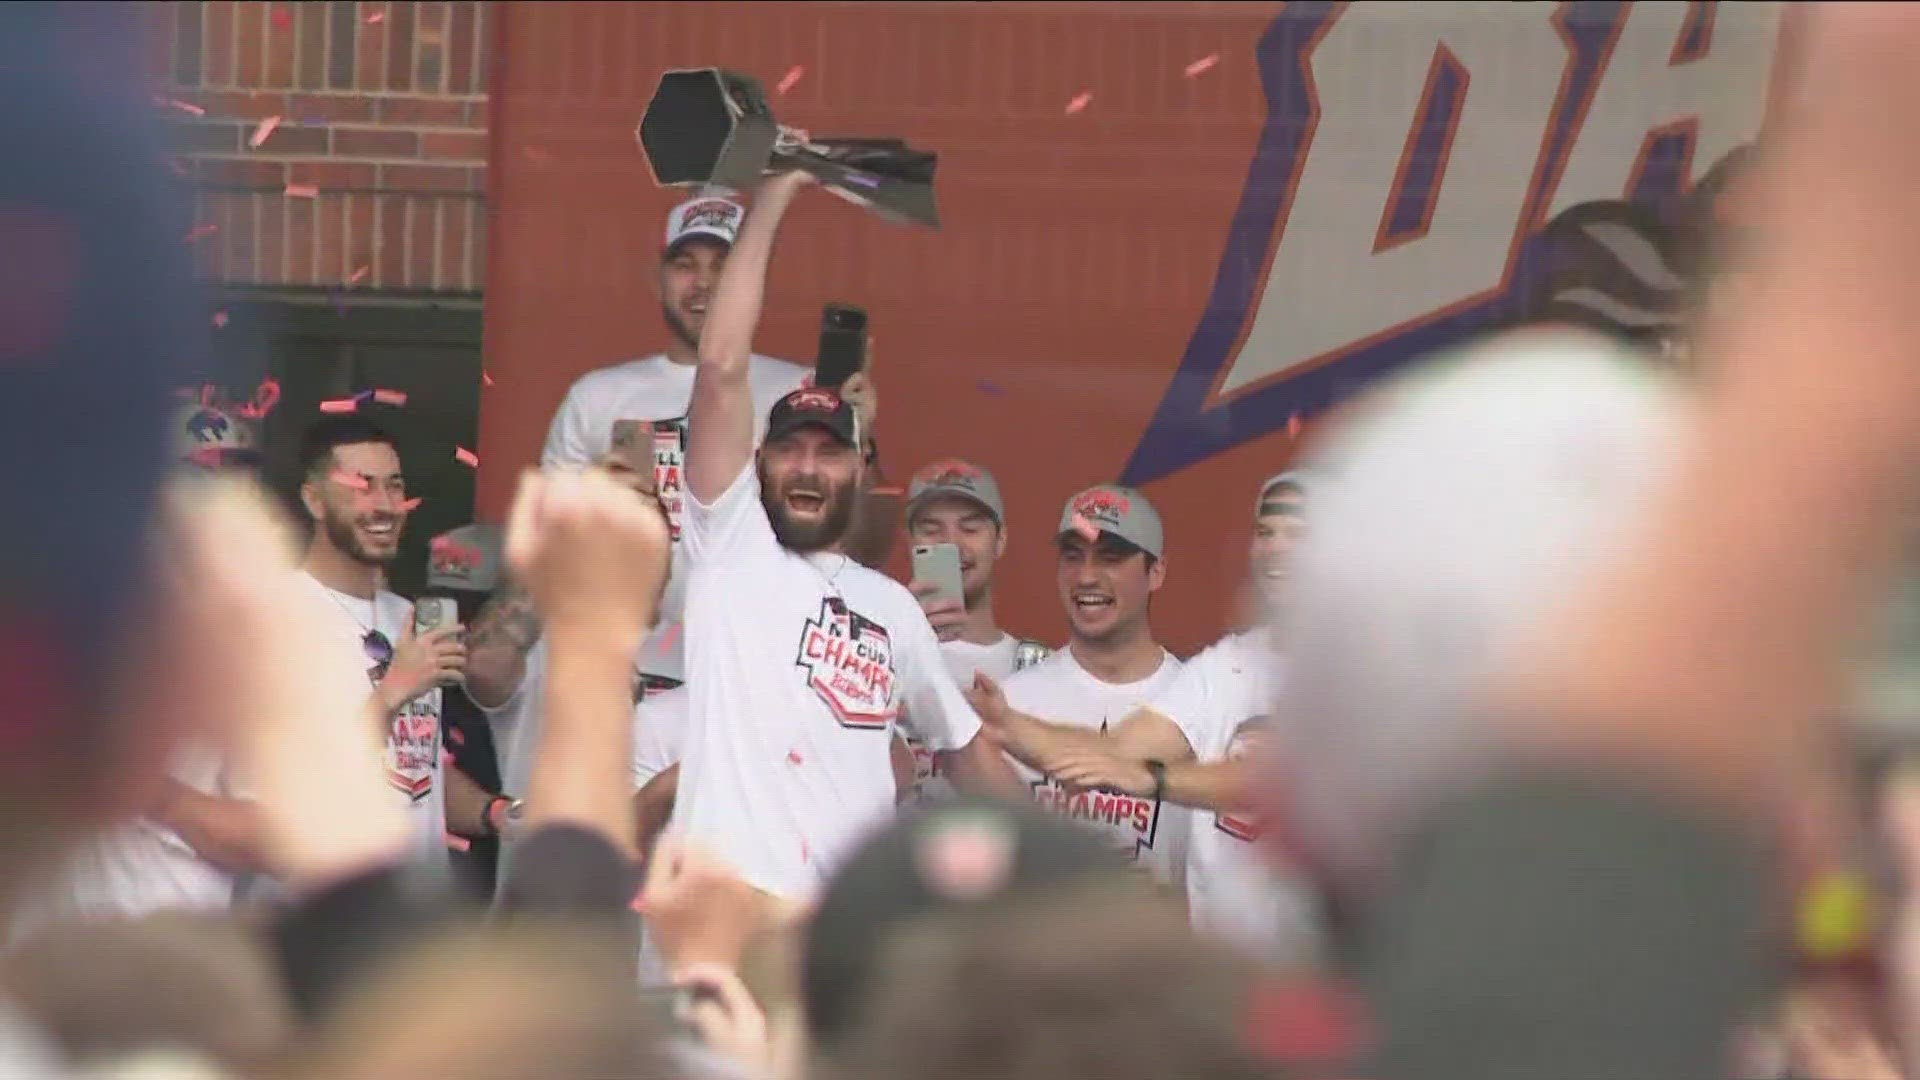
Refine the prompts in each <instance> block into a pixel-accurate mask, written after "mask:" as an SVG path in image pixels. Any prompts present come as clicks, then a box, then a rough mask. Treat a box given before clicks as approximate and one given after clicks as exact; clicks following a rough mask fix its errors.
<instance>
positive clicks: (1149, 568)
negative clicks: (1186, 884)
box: [968, 484, 1188, 885]
mask: <svg viewBox="0 0 1920 1080" xmlns="http://www.w3.org/2000/svg"><path fill="white" fill-rule="evenodd" d="M1056 542H1057V544H1058V548H1059V560H1058V563H1057V564H1056V567H1055V571H1054V583H1055V586H1056V588H1057V589H1058V590H1059V594H1060V605H1061V606H1062V607H1063V608H1065V609H1066V613H1067V626H1068V630H1069V638H1068V641H1067V647H1066V648H1064V649H1062V650H1060V651H1059V652H1056V653H1054V654H1053V655H1052V656H1050V657H1048V658H1047V659H1046V660H1044V661H1042V662H1041V663H1038V664H1035V665H1034V666H1033V667H1030V668H1027V669H1026V670H1024V671H1021V672H1018V673H1016V674H1015V675H1014V676H1013V677H1012V678H1009V679H1008V680H1007V681H1006V686H1005V688H1004V691H1003V690H1002V688H1001V687H999V686H997V685H995V684H994V682H993V680H992V679H990V678H987V677H985V676H979V677H976V679H975V684H974V688H973V689H972V690H970V691H969V692H968V697H969V699H971V700H972V701H973V703H974V706H975V708H977V709H978V710H979V712H980V715H981V717H982V718H983V719H985V720H986V721H987V722H988V723H989V725H990V727H991V728H992V729H993V730H995V732H996V734H998V733H999V732H1002V731H1005V732H1008V733H1009V735H1017V734H1018V727H1019V721H1010V720H1009V719H1008V718H1009V717H1010V716H1018V717H1021V718H1023V719H1025V720H1027V721H1028V722H1030V723H1032V724H1035V725H1040V726H1043V727H1044V728H1046V729H1047V730H1049V731H1063V732H1065V733H1067V735H1068V736H1071V737H1078V738H1079V739H1081V740H1083V741H1090V742H1092V743H1094V744H1095V745H1098V744H1099V743H1100V741H1101V739H1102V735H1103V734H1104V733H1105V732H1107V731H1108V729H1109V728H1110V727H1112V726H1114V725H1117V724H1119V723H1120V722H1121V721H1122V720H1124V719H1125V718H1127V717H1128V716H1131V715H1132V714H1133V713H1134V712H1136V711H1137V710H1139V709H1140V708H1141V707H1142V706H1144V705H1146V704H1147V703H1148V702H1150V701H1152V700H1153V699H1154V698H1156V697H1158V696H1159V695H1160V694H1161V693H1163V692H1164V691H1165V690H1166V689H1167V687H1168V686H1170V685H1172V683H1173V680H1174V679H1175V678H1176V677H1177V676H1178V675H1179V673H1180V666H1181V665H1180V661H1179V659H1178V658H1176V657H1175V656H1174V655H1173V654H1172V653H1170V652H1168V651H1167V649H1166V647H1165V646H1163V645H1161V644H1160V642H1159V641H1158V640H1157V639H1155V637H1154V634H1153V624H1152V621H1151V619H1150V617H1149V608H1150V607H1151V605H1152V600H1153V594H1154V593H1155V592H1158V591H1159V589H1160V586H1161V585H1162V584H1163V583H1165V581H1166V577H1167V566H1166V563H1165V561H1164V560H1163V557H1162V556H1163V549H1164V544H1165V541H1164V532H1163V530H1162V528H1161V525H1160V514H1159V512H1158V511H1156V510H1154V508H1153V504H1152V503H1150V502H1148V501H1147V497H1146V495H1144V494H1143V493H1141V492H1139V491H1136V490H1134V489H1133V488H1124V487H1116V486H1113V485H1108V484H1102V485H1100V486H1098V487H1091V488H1088V489H1087V490H1085V491H1082V492H1080V493H1079V494H1078V495H1075V496H1074V497H1073V498H1071V499H1069V500H1067V505H1066V508H1065V509H1064V510H1062V511H1061V513H1060V528H1059V529H1058V531H1057V540H1056ZM1040 716H1044V717H1046V718H1047V719H1048V721H1051V723H1046V724H1044V725H1041V724H1040V722H1039V721H1034V720H1033V719H1032V718H1034V717H1040ZM1003 741H1006V742H1007V743H1008V748H1009V753H1010V756H1011V758H1012V760H1013V761H1014V763H1015V767H1016V769H1017V770H1018V771H1019V772H1020V774H1021V776H1022V778H1023V779H1024V780H1025V781H1026V782H1027V784H1028V787H1029V789H1030V790H1031V792H1032V794H1033V798H1034V799H1035V800H1037V801H1038V802H1039V803H1040V804H1041V805H1042V806H1043V807H1045V808H1047V809H1049V810H1053V811H1055V812H1057V813H1059V814H1062V815H1064V816H1066V817H1068V818H1071V819H1074V820H1077V821H1082V822H1086V823H1087V824H1089V825H1091V826H1093V827H1094V828H1096V829H1099V830H1100V831H1101V832H1102V833H1103V834H1104V835H1105V837H1106V838H1107V840H1108V841H1109V842H1110V843H1111V844H1112V845H1113V846H1114V847H1115V848H1117V849H1119V850H1120V851H1122V852H1123V853H1125V854H1127V855H1128V856H1130V857H1131V858H1133V859H1134V860H1135V862H1136V863H1137V864H1139V865H1140V866H1142V867H1143V868H1145V869H1148V870H1150V871H1152V872H1153V875H1154V878H1155V879H1156V880H1158V881H1159V882H1161V883H1162V884H1165V885H1176V884H1178V883H1179V882H1180V881H1181V880H1182V879H1183V876H1184V873H1185V852H1186V846H1187V829H1188V825H1187V818H1188V811H1187V810H1185V809H1183V808H1181V807H1178V806H1174V805H1173V804H1171V803H1170V802H1165V801H1164V800H1162V799H1161V798H1159V796H1158V794H1157V793H1153V792H1147V793H1142V794H1128V793H1124V792H1119V791H1114V790H1093V789H1091V788H1087V787H1071V788H1070V787H1068V786H1066V785H1064V784H1062V783H1061V782H1060V780H1059V779H1058V778H1057V777H1055V776H1053V775H1051V772H1052V770H1051V768H1050V767H1049V764H1050V763H1049V762H1047V761H1045V760H1043V759H1042V758H1041V757H1039V756H1037V755H1035V754H1032V753H1030V752H1028V751H1027V750H1026V748H1025V747H1024V745H1022V744H1019V743H1017V742H1015V741H1014V740H1013V739H1011V738H1008V737H1005V736H1003Z"/></svg>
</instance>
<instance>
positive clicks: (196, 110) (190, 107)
mask: <svg viewBox="0 0 1920 1080" xmlns="http://www.w3.org/2000/svg"><path fill="white" fill-rule="evenodd" d="M167 107H168V108H172V109H179V110H180V111H181V112H183V113H186V114H187V115H188V116H205V115H207V110H205V109H203V108H201V107H200V106H198V105H195V104H194V103H193V102H191V101H181V100H180V99H179V98H168V99H167Z"/></svg>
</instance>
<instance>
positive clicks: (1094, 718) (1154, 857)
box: [1001, 648, 1192, 885]
mask: <svg viewBox="0 0 1920 1080" xmlns="http://www.w3.org/2000/svg"><path fill="white" fill-rule="evenodd" d="M1161 652H1162V658H1161V661H1160V666H1159V667H1158V668H1156V669H1155V670H1154V672H1153V674H1151V675H1149V676H1147V677H1146V678H1144V679H1140V680H1138V681H1136V682H1130V683H1110V682H1102V681H1101V680H1100V679H1097V678H1095V677H1094V676H1093V675H1092V673H1090V672H1088V671H1087V669H1086V668H1083V667H1081V666H1080V662H1079V661H1078V660H1075V659H1074V658H1073V650H1072V649H1071V648H1066V649H1061V650H1060V651H1059V652H1056V653H1054V654H1053V655H1052V656H1049V657H1047V658H1046V659H1045V660H1042V661H1041V662H1040V663H1038V664H1035V665H1034V666H1032V667H1030V668H1027V669H1026V670H1024V671H1020V672H1016V673H1015V674H1014V675H1013V676H1012V677H1011V678H1009V679H1007V681H1006V682H1004V683H1002V684H1001V689H1002V690H1004V691H1005V692H1006V695H1007V704H1008V705H1010V706H1012V707H1013V708H1014V709H1015V710H1017V711H1019V712H1023V713H1026V714H1027V715H1028V716H1033V717H1038V718H1039V719H1041V720H1046V721H1049V722H1051V723H1055V724H1063V725H1070V726H1072V727H1081V728H1087V729H1089V730H1092V731H1105V730H1107V727H1108V725H1110V724H1118V723H1119V722H1120V721H1121V720H1124V719H1125V718H1126V716H1127V714H1128V713H1131V712H1132V711H1134V710H1135V709H1137V708H1139V707H1140V706H1142V705H1145V704H1146V703H1147V702H1149V701H1152V700H1153V699H1154V698H1156V697H1159V696H1160V694H1161V693H1163V692H1164V691H1165V690H1166V688H1167V687H1168V686H1170V685H1172V683H1173V680H1174V678H1175V677H1176V676H1177V675H1179V673H1180V660H1179V658H1178V657H1176V656H1174V655H1173V654H1172V653H1170V652H1166V651H1165V650H1164V649H1163V650H1161ZM1008 760H1009V761H1012V762H1013V767H1014V770H1015V771H1016V772H1018V773H1019V774H1020V777H1021V778H1022V779H1023V780H1025V781H1026V782H1027V783H1028V785H1029V786H1030V787H1031V789H1032V791H1033V798H1034V801H1035V802H1038V803H1039V804H1040V805H1041V806H1042V807H1043V808H1045V809H1048V810H1052V811H1054V812H1056V813H1059V814H1061V815H1062V816H1064V817H1067V818H1070V819H1072V820H1075V821H1082V822H1086V823H1087V824H1089V825H1091V826H1093V827H1094V828H1096V829H1098V830H1099V831H1100V833H1101V835H1102V836H1104V837H1105V838H1106V839H1107V840H1108V841H1110V842H1111V843H1112V844H1113V846H1114V847H1116V848H1118V849H1119V850H1121V851H1124V852H1126V853H1127V854H1128V855H1130V856H1131V857H1133V858H1134V859H1135V861H1136V862H1137V863H1139V864H1140V865H1142V866H1144V867H1145V868H1146V869H1148V870H1151V871H1152V872H1153V876H1154V879H1155V880H1157V881H1159V882H1161V883H1162V884H1167V885H1178V884H1179V883H1180V878H1181V876H1182V874H1183V872H1184V871H1185V868H1186V847H1187V838H1188V833H1189V825H1188V822H1187V819H1188V818H1189V817H1190V816H1191V815H1192V811H1190V810H1188V809H1187V808H1185V807H1183V806H1175V805H1173V804H1171V803H1165V804H1162V803H1156V802H1154V801H1153V800H1152V799H1148V798H1140V797H1137V796H1133V795H1122V794H1119V793H1116V792H1106V791H1083V792H1081V793H1079V794H1077V795H1072V794H1069V793H1068V791H1067V789H1066V788H1064V787H1062V786H1061V785H1060V784H1059V783H1057V782H1055V781H1054V780H1053V779H1051V778H1050V777H1047V776H1043V775H1041V774H1040V773H1039V772H1037V771H1035V770H1034V769H1031V768H1029V767H1027V765H1026V763H1025V762H1022V761H1018V760H1014V759H1013V758H1012V756H1011V755H1009V756H1008Z"/></svg>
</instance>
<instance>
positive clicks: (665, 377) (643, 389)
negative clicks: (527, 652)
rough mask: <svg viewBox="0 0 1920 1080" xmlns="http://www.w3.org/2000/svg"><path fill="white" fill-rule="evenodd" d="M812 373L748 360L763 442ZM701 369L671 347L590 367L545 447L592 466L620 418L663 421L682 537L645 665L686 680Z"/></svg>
mask: <svg viewBox="0 0 1920 1080" xmlns="http://www.w3.org/2000/svg"><path fill="white" fill-rule="evenodd" d="M810 374H812V369H811V368H804V367H801V366H800V365H798V364H792V363H788V362H787V361H785V360H775V359H773V358H772V357H768V356H754V357H751V358H750V359H749V360H748V365H747V383H748V386H749V387H750V389H751V391H752V393H753V411H754V436H753V437H754V441H755V442H756V443H757V442H759V440H760V438H761V436H762V435H764V434H765V432H766V429H767V414H768V413H770V412H772V411H773V405H774V402H776V401H779V400H780V399H781V398H783V397H785V396H786V395H787V394H789V393H791V392H792V391H794V390H797V389H799V388H800V384H801V383H802V382H803V381H804V380H805V379H806V377H807V376H808V375H810ZM693 376H694V365H692V364H676V363H674V362H673V361H672V360H669V359H667V356H666V354H665V353H655V354H654V355H652V356H649V357H646V358H645V359H642V360H628V361H627V362H625V363H622V364H615V365H613V366H611V367H604V368H598V369H596V370H594V371H589V372H587V373H586V374H585V375H582V376H580V378H578V379H576V380H575V381H574V384H573V385H572V386H571V387H569V388H568V389H567V396H566V398H565V400H563V401H562V402H561V403H560V409H559V411H558V412H556V413H554V415H553V423H552V424H550V425H549V426H548V428H547V443H546V446H545V447H544V448H543V449H542V450H541V452H540V465H541V467H542V468H548V467H553V466H571V467H580V466H584V465H591V464H592V463H594V462H595V461H598V460H600V458H601V457H603V456H605V455H606V452H607V450H608V449H609V448H610V447H611V446H612V445H613V425H614V423H615V421H619V420H644V421H647V422H648V423H651V424H654V425H656V427H657V430H656V431H655V432H654V436H653V472H654V481H655V483H656V484H657V485H658V486H659V490H660V503H661V505H662V506H663V507H665V508H666V511H667V519H668V521H669V522H670V524H671V526H672V530H673V538H674V541H675V543H674V551H673V562H672V572H671V573H670V574H669V576H668V578H667V590H666V594H665V595H664V596H662V597H661V600H660V626H659V627H658V628H657V629H655V631H654V632H653V634H652V635H650V636H649V638H648V640H647V648H646V653H645V655H644V656H643V657H642V659H641V670H643V671H645V672H646V673H647V674H649V675H658V676H660V677H662V678H667V679H679V680H685V678H686V673H685V672H686V653H685V640H684V629H685V628H684V627H683V626H682V625H681V618H682V615H683V613H684V611H685V608H686V560H685V558H684V556H683V554H682V551H681V547H680V544H679V542H678V541H679V539H680V530H681V528H682V527H683V526H684V523H685V522H684V519H685V517H686V510H685V506H684V503H683V500H682V493H683V491H684V488H685V481H684V480H683V479H682V468H683V466H684V465H685V463H686V452H687V442H686V418H687V405H688V403H689V402H690V401H691V400H692V399H693Z"/></svg>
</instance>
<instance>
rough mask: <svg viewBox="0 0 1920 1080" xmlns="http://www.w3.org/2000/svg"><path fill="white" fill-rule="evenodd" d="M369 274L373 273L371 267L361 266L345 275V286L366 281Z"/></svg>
mask: <svg viewBox="0 0 1920 1080" xmlns="http://www.w3.org/2000/svg"><path fill="white" fill-rule="evenodd" d="M371 273H373V267H372V266H368V265H362V266H361V267H360V268H359V269H357V270H355V271H354V272H353V273H351V274H349V275H347V284H349V285H356V284H359V283H360V282H362V281H365V280H367V275H368V274H371Z"/></svg>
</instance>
